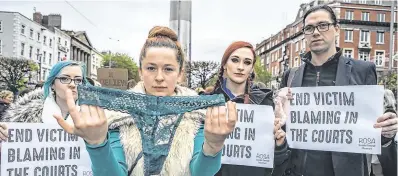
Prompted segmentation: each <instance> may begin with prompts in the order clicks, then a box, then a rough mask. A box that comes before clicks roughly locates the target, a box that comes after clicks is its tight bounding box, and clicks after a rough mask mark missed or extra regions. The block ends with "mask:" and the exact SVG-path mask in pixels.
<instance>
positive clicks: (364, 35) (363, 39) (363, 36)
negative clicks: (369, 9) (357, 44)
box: [361, 31, 370, 42]
mask: <svg viewBox="0 0 398 176" xmlns="http://www.w3.org/2000/svg"><path fill="white" fill-rule="evenodd" d="M369 34H370V33H369V31H361V42H369V39H370V36H369Z"/></svg>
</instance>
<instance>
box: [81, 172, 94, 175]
mask: <svg viewBox="0 0 398 176" xmlns="http://www.w3.org/2000/svg"><path fill="white" fill-rule="evenodd" d="M83 176H93V171H83Z"/></svg>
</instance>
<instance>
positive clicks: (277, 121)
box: [0, 6, 398, 176]
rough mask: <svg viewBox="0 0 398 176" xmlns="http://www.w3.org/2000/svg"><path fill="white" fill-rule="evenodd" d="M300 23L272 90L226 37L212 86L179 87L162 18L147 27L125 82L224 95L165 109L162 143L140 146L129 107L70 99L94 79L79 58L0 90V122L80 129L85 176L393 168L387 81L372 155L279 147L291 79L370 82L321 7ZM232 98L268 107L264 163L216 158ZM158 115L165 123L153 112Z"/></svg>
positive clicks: (342, 175) (349, 175)
mask: <svg viewBox="0 0 398 176" xmlns="http://www.w3.org/2000/svg"><path fill="white" fill-rule="evenodd" d="M303 24H304V29H303V32H304V34H305V38H306V41H307V43H308V46H309V48H310V51H309V52H308V53H307V54H306V55H305V56H304V57H303V58H302V59H303V61H304V64H302V65H301V66H300V67H298V68H295V69H289V70H288V71H286V72H285V73H284V75H283V79H282V84H281V87H280V89H279V90H277V91H273V90H271V89H268V88H267V87H266V86H265V84H262V83H254V82H253V81H252V78H254V64H255V63H256V62H258V61H257V60H256V58H257V57H256V53H255V52H254V48H253V46H252V45H251V44H250V43H248V42H244V41H237V42H233V43H232V44H231V45H229V47H228V48H227V49H226V50H225V52H224V55H223V56H222V58H221V60H220V61H221V68H220V70H219V74H218V80H217V82H216V84H215V85H214V87H208V89H206V90H203V89H197V90H196V91H194V90H191V89H189V88H186V87H183V86H180V85H179V84H178V82H177V80H180V78H181V77H182V76H183V74H184V63H185V60H184V53H183V50H182V48H181V46H180V44H179V42H178V40H177V35H176V34H175V32H173V31H172V30H171V29H169V28H167V27H161V26H156V27H154V28H152V29H151V30H150V31H149V35H148V38H147V39H146V41H145V43H144V45H143V48H142V50H141V54H140V59H139V75H140V79H141V82H138V83H137V84H136V85H135V86H134V87H133V88H131V89H129V90H128V91H130V92H134V93H140V94H146V95H151V96H184V97H195V96H198V94H200V95H216V94H221V95H223V97H224V98H225V101H226V102H227V104H226V105H225V106H212V107H207V108H206V109H203V110H195V111H192V112H185V113H183V114H179V115H175V116H170V117H168V119H166V120H168V122H170V121H171V123H177V121H178V125H177V126H176V129H175V130H173V131H172V132H171V133H170V134H168V135H170V136H171V137H170V138H168V139H169V140H170V141H166V142H164V141H163V143H164V145H166V146H167V147H166V148H167V150H162V151H159V150H155V149H154V150H148V148H147V146H145V145H144V144H146V141H145V140H147V138H145V137H143V136H142V135H145V134H146V133H141V131H140V130H142V129H139V128H140V127H141V126H139V124H137V123H135V122H134V120H133V118H131V117H130V116H131V115H129V114H125V113H119V112H114V111H108V110H104V109H103V108H104V107H99V106H94V105H81V106H79V105H78V104H77V103H76V102H77V100H78V94H79V92H78V89H77V87H78V86H79V85H87V84H92V85H94V83H90V81H89V80H88V78H87V76H86V73H85V70H84V69H83V68H84V67H82V66H81V65H80V64H79V63H77V62H74V61H62V62H59V63H57V64H56V65H54V66H53V67H52V69H51V71H50V73H49V76H48V78H47V79H46V81H45V82H44V84H43V86H42V88H37V89H34V90H31V91H29V92H27V93H26V94H25V95H23V96H22V97H19V98H16V100H15V101H13V98H14V97H13V94H12V93H10V92H8V91H2V92H1V93H0V108H1V109H0V110H1V111H0V112H1V115H0V116H1V121H2V122H23V123H47V124H54V125H59V126H60V127H62V128H63V129H64V130H65V131H67V132H68V133H71V134H75V135H78V136H80V137H81V138H83V139H84V141H85V143H86V149H87V151H88V153H89V156H90V159H91V162H92V171H93V174H94V175H95V176H109V175H120V176H125V175H128V176H132V175H145V176H146V175H168V176H183V175H184V176H185V175H192V176H212V175H218V176H221V175H224V176H243V175H245V176H246V175H250V176H260V175H261V176H264V175H268V176H271V175H272V176H303V175H304V176H320V175H322V176H370V175H376V176H383V175H384V176H396V175H397V157H396V156H397V154H396V152H397V144H396V142H394V137H396V133H397V129H398V118H397V115H396V108H395V107H396V102H395V99H394V96H393V94H392V92H391V91H388V90H386V93H385V96H384V114H380V117H378V120H377V122H375V124H374V128H381V131H382V136H381V137H382V143H381V144H382V153H381V155H365V154H354V153H341V152H329V151H315V150H303V149H293V148H290V147H289V144H288V143H287V140H286V133H285V130H286V127H285V125H284V123H282V120H281V119H286V118H287V116H288V113H289V112H288V111H287V110H286V106H287V103H289V100H290V99H292V97H291V94H292V92H291V89H290V88H291V87H315V86H349V85H375V84H376V83H377V80H376V79H377V76H376V69H375V65H374V64H373V63H371V62H364V61H359V60H356V59H352V58H347V57H344V56H343V55H342V50H341V49H340V48H338V47H336V44H335V40H336V38H335V36H336V35H338V34H339V32H338V31H339V25H338V24H337V21H336V15H335V13H334V12H333V10H332V9H331V8H330V7H328V6H317V7H314V8H312V9H310V10H308V11H307V12H306V14H305V15H304V19H303ZM140 103H146V102H140ZM236 103H239V104H254V105H268V106H272V107H273V109H274V116H272V117H264V118H272V119H274V139H275V151H274V152H275V153H274V154H275V157H274V168H272V169H268V168H259V167H251V166H243V165H242V166H238V165H228V164H222V163H221V155H222V154H221V153H222V148H223V146H224V142H225V140H226V138H227V136H228V134H230V133H231V132H232V130H233V129H234V127H235V125H236V121H237V114H236ZM369 104H372V102H369ZM375 106H379V105H375ZM380 106H381V105H380ZM105 108H106V107H105ZM226 110H228V113H226ZM226 119H228V120H226ZM143 123H145V121H144V122H143ZM159 123H160V124H161V123H165V122H162V121H161V120H160V121H159ZM164 135H166V134H164ZM7 136H8V132H7V125H6V123H0V138H1V140H3V141H5V140H6V139H7ZM165 153H166V154H165Z"/></svg>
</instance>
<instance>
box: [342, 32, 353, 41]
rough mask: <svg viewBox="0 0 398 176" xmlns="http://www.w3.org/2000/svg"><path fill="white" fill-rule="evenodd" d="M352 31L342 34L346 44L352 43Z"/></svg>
mask: <svg viewBox="0 0 398 176" xmlns="http://www.w3.org/2000/svg"><path fill="white" fill-rule="evenodd" d="M353 33H354V32H353V31H352V30H347V29H346V30H345V32H344V34H345V36H344V41H346V42H352V36H353Z"/></svg>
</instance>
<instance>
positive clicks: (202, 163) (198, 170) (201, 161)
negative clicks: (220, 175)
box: [190, 125, 222, 176]
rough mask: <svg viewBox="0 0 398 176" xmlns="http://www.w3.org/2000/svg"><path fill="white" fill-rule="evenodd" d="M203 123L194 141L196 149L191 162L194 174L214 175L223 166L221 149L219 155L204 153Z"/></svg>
mask: <svg viewBox="0 0 398 176" xmlns="http://www.w3.org/2000/svg"><path fill="white" fill-rule="evenodd" d="M203 131H204V130H203V125H201V127H200V128H199V130H198V133H197V134H196V136H195V141H194V151H193V156H192V160H191V163H190V171H191V175H192V176H214V175H215V174H216V173H217V172H218V170H220V168H221V153H222V152H221V151H220V152H218V153H217V155H215V156H214V157H213V156H205V155H204V154H203V151H202V148H203V142H204V139H205V137H204V132H203Z"/></svg>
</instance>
